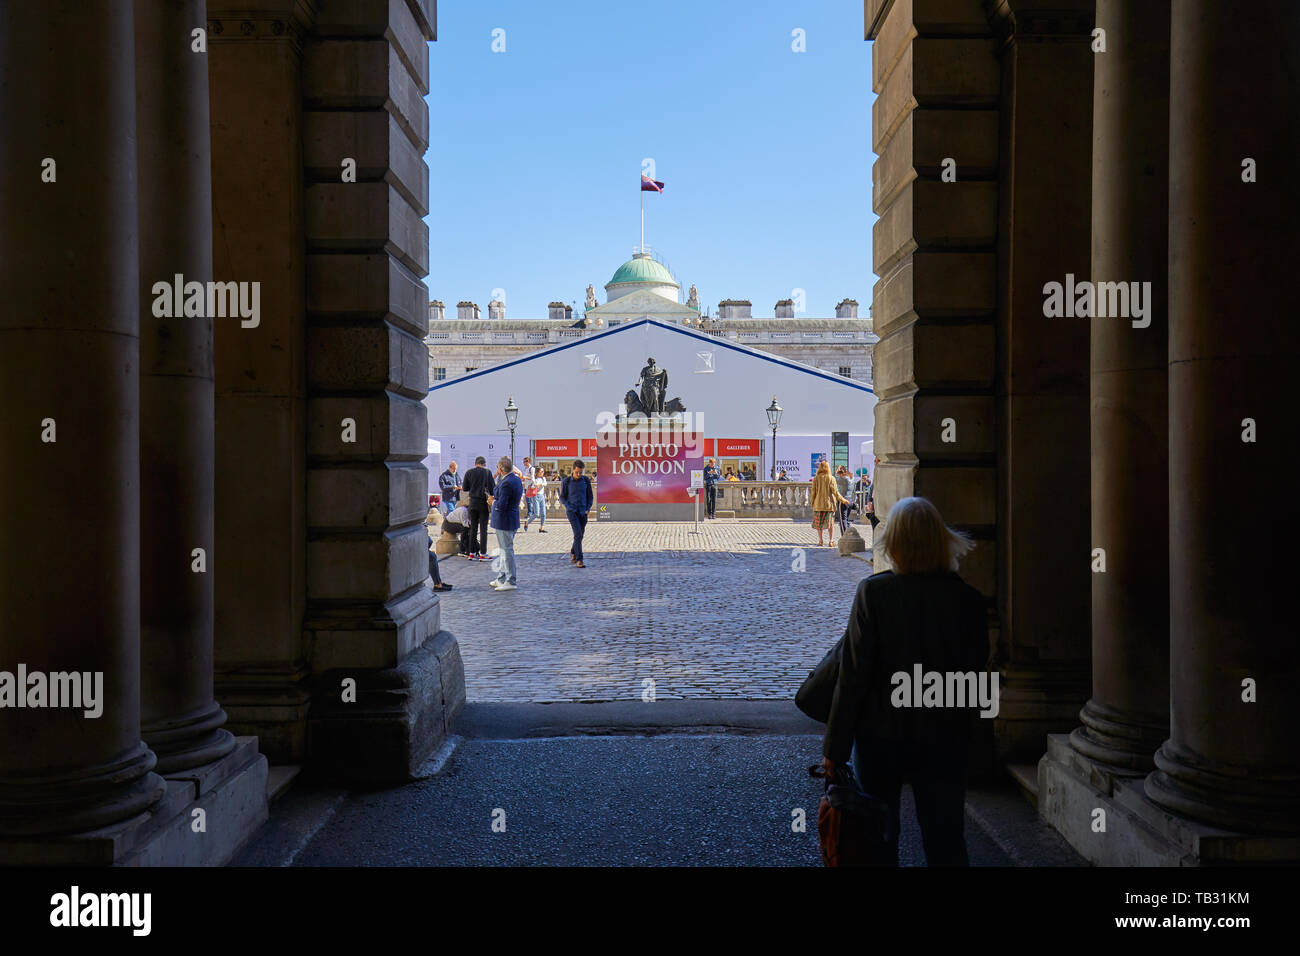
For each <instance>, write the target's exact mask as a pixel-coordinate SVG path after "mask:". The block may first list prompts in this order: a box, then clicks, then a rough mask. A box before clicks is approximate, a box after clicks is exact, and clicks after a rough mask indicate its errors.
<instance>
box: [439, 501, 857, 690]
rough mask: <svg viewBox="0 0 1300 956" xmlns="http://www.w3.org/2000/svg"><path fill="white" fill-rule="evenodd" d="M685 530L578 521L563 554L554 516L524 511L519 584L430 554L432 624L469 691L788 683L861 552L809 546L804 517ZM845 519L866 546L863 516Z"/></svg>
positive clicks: (839, 611) (796, 677)
mask: <svg viewBox="0 0 1300 956" xmlns="http://www.w3.org/2000/svg"><path fill="white" fill-rule="evenodd" d="M692 529H693V526H692V524H691V523H690V522H680V523H679V522H658V523H654V522H635V523H634V522H611V523H607V524H599V525H598V524H596V522H594V521H593V522H591V523H590V524H589V525H588V527H587V534H586V537H585V539H584V551H585V553H586V564H587V567H586V568H585V569H577V568H574V567H572V566H571V565H570V563H569V557H568V552H569V547H570V545H571V543H572V535H571V533H570V531H569V527H568V524H567V522H563V521H549V522H548V525H547V533H546V534H545V535H542V534H538V533H537V529H536V526H535V525H534V527H533V529H531V530H529V531H528V532H527V533H524V532H522V531H521V532H520V533H519V534H518V535H517V536H516V538H515V541H516V553H517V555H518V576H519V590H517V591H508V592H504V593H501V594H498V593H496V592H494V591H493V590H492V589H491V588H490V587H489V586H488V581H489V580H490V579H491V578H492V577H493V576H494V572H493V571H492V568H491V565H489V564H488V563H486V562H484V563H481V564H480V563H476V562H475V563H472V562H469V561H466V560H465V559H464V558H459V557H445V558H443V559H442V560H441V561H440V568H441V571H442V575H443V579H444V580H446V581H448V582H449V583H451V584H452V585H454V589H453V590H452V591H450V592H448V593H446V594H444V595H443V596H442V626H443V627H444V628H446V629H448V630H450V631H451V632H452V633H453V634H454V635H455V636H456V640H457V641H458V642H459V644H460V651H461V655H462V658H463V659H464V663H465V681H466V688H467V695H468V698H469V700H471V701H539V702H558V701H619V700H641V699H643V697H644V695H646V694H647V692H648V691H649V690H650V689H651V688H652V689H653V692H654V695H655V698H656V699H659V700H671V699H750V700H781V699H784V700H789V699H790V698H792V697H793V695H794V692H795V690H796V689H797V688H798V686H799V684H800V682H801V681H802V680H803V679H804V677H806V676H807V675H808V671H809V670H810V669H811V668H812V666H813V665H814V664H815V663H816V662H817V661H818V660H820V659H821V657H822V655H823V654H824V653H825V652H826V651H827V650H828V649H829V648H830V646H831V645H832V644H834V643H835V641H836V640H838V639H839V636H840V634H842V633H843V631H844V624H845V621H846V619H847V615H848V611H849V608H850V606H851V605H852V603H853V594H854V590H855V587H856V585H857V582H858V581H860V580H861V579H862V578H863V577H865V576H866V575H868V574H870V573H871V565H870V564H869V563H867V562H866V561H863V560H862V559H861V557H840V556H839V553H838V551H837V550H834V549H831V548H820V549H819V548H817V547H816V546H815V543H816V540H817V536H816V532H814V531H812V530H811V529H810V528H809V527H808V524H807V523H804V522H800V523H796V522H793V521H771V522H748V521H739V522H728V521H725V520H723V521H718V522H701V523H700V533H698V534H692V533H691V532H692ZM858 530H859V533H861V534H862V535H863V537H864V538H865V539H866V540H867V543H868V545H870V542H871V531H870V528H869V527H867V526H863V527H861V528H859V529H858ZM837 540H838V537H837ZM796 548H801V549H802V551H801V552H799V551H796V550H795V549H796ZM800 558H802V565H803V570H802V571H798V570H795V568H796V567H798V566H799V559H800ZM647 681H652V682H653V684H649V683H647Z"/></svg>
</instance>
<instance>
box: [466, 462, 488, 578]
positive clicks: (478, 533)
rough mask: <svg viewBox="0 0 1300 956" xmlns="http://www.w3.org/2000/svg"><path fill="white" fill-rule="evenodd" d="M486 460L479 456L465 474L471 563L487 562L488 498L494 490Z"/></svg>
mask: <svg viewBox="0 0 1300 956" xmlns="http://www.w3.org/2000/svg"><path fill="white" fill-rule="evenodd" d="M486 465H487V459H486V458H484V457H483V456H482V455H479V456H478V457H477V458H475V459H474V467H473V468H471V469H470V470H469V471H467V472H465V483H464V485H463V486H462V488H463V490H464V492H465V493H466V494H467V495H469V544H470V555H469V559H470V560H471V561H486V560H487V533H488V498H489V497H490V496H491V494H492V492H493V491H494V490H495V489H496V482H495V481H493V480H492V472H490V471H488V470H487V468H486V467H485V466H486Z"/></svg>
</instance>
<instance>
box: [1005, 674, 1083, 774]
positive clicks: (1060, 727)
mask: <svg viewBox="0 0 1300 956" xmlns="http://www.w3.org/2000/svg"><path fill="white" fill-rule="evenodd" d="M1091 688H1092V670H1091V667H1090V665H1089V664H1088V662H1087V661H1070V662H1065V663H1058V662H1044V663H1040V664H1037V665H1035V664H1022V665H1019V666H1008V667H1004V668H1002V690H1001V694H1000V700H999V709H998V716H997V717H995V718H994V719H993V733H994V739H995V743H996V747H997V759H998V761H999V763H1017V762H1024V761H1030V760H1037V759H1038V757H1039V756H1040V755H1041V754H1042V753H1043V748H1044V746H1045V743H1046V740H1047V736H1048V735H1049V734H1054V733H1069V732H1070V731H1071V730H1073V729H1074V727H1076V726H1077V725H1078V722H1079V710H1080V708H1082V707H1083V705H1084V704H1085V702H1086V701H1087V700H1088V695H1089V693H1090V692H1091Z"/></svg>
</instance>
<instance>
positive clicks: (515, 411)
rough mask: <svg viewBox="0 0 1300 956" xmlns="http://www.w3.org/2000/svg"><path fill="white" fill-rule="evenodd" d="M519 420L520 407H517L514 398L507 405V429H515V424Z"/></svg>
mask: <svg viewBox="0 0 1300 956" xmlns="http://www.w3.org/2000/svg"><path fill="white" fill-rule="evenodd" d="M518 420H519V407H518V406H517V405H515V400H514V397H513V396H511V398H510V401H509V402H508V403H507V404H506V427H507V428H514V427H515V422H517V421H518Z"/></svg>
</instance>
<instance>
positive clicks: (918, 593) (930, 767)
mask: <svg viewBox="0 0 1300 956" xmlns="http://www.w3.org/2000/svg"><path fill="white" fill-rule="evenodd" d="M876 548H877V549H879V551H880V552H881V553H883V554H885V555H887V556H888V558H889V563H890V565H891V566H892V570H889V571H881V572H880V573H879V574H873V575H871V577H869V578H867V579H866V580H864V581H862V582H861V583H860V584H859V585H858V589H857V594H856V596H855V598H854V600H853V609H852V610H851V611H850V612H849V622H848V628H847V629H846V630H845V632H844V637H843V639H842V643H841V645H840V654H839V658H840V660H839V673H838V675H837V676H836V677H835V689H834V695H833V697H832V702H831V707H830V714H829V716H828V718H827V721H826V734H825V737H824V739H823V741H822V767H823V768H824V769H825V771H826V774H827V777H828V779H835V774H836V772H837V771H838V769H839V766H840V765H841V764H843V763H845V762H846V761H847V760H849V759H852V761H853V765H854V768H855V772H856V774H857V778H858V782H859V783H860V784H861V786H862V789H863V790H865V791H866V792H867V793H869V794H871V795H872V796H874V797H877V798H879V799H880V800H882V801H884V802H885V803H886V804H887V805H888V807H889V812H890V823H891V824H892V826H890V827H889V828H888V830H887V832H888V834H889V837H890V845H889V848H888V852H887V859H886V860H885V861H884V865H887V866H897V865H898V831H899V825H898V824H899V805H900V793H901V790H902V783H903V780H904V779H907V780H910V781H911V784H912V793H913V796H914V797H915V809H916V819H917V823H918V824H919V826H920V828H921V842H922V845H923V847H924V848H925V862H926V865H927V866H968V865H969V857H968V855H967V850H966V839H965V835H964V833H963V829H964V821H965V809H966V808H965V803H966V765H967V752H968V749H969V744H970V739H971V731H972V724H973V722H974V718H975V709H976V708H979V707H982V706H985V705H986V704H987V701H985V700H979V701H971V700H969V699H968V698H966V697H965V695H963V700H962V704H963V705H964V706H957V702H956V701H954V700H949V701H944V703H945V704H946V705H947V706H942V707H931V706H926V707H909V706H907V705H906V703H904V704H901V705H900V704H898V703H897V702H896V701H897V699H898V680H897V676H896V675H898V674H907V675H911V674H914V673H924V674H926V675H927V682H928V675H929V674H931V673H938V674H940V675H946V676H945V677H944V680H945V683H946V684H947V686H949V687H951V686H953V675H954V674H959V675H963V676H964V679H965V681H966V684H967V685H969V682H970V677H971V676H974V677H975V678H976V681H977V684H978V685H979V686H986V685H984V683H983V680H982V679H981V677H982V675H980V674H979V672H981V671H985V670H986V668H987V664H988V657H989V646H988V616H987V611H986V602H985V600H984V598H983V596H982V595H981V594H980V592H979V591H977V590H976V589H975V588H973V587H971V586H970V585H969V584H967V583H966V582H965V581H963V580H962V579H961V578H960V577H959V576H958V575H957V564H958V562H959V561H960V560H961V558H962V556H964V555H965V554H966V553H967V552H968V551H970V549H971V548H972V544H971V541H970V539H969V538H967V537H966V536H965V535H962V534H960V533H958V532H956V531H953V530H952V529H951V528H949V527H948V526H947V525H946V524H945V523H944V520H943V517H942V516H941V515H940V514H939V511H938V509H937V508H935V506H934V505H933V504H931V503H930V502H929V501H927V500H926V499H924V498H903V499H901V500H900V501H898V502H897V503H896V504H895V505H894V506H893V507H892V508H891V509H890V511H889V518H888V520H886V521H885V528H884V531H883V532H882V533H881V536H880V539H879V540H878V541H877V542H876ZM989 681H990V683H992V679H991V677H990V678H989ZM927 687H928V683H927ZM992 688H993V694H994V695H996V693H997V685H996V684H992ZM918 694H919V692H918ZM926 694H927V697H928V694H929V690H928V689H927V691H926ZM975 696H982V695H975ZM996 701H997V698H996V696H994V697H993V698H992V702H993V704H994V706H996Z"/></svg>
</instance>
